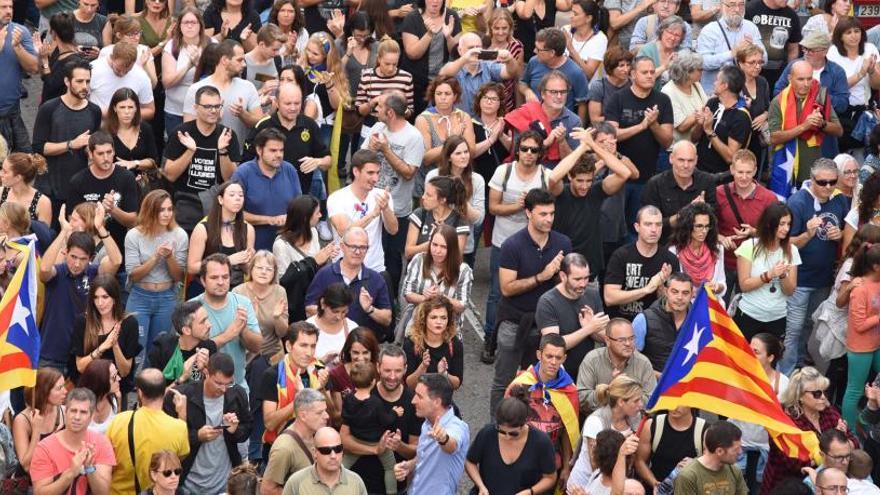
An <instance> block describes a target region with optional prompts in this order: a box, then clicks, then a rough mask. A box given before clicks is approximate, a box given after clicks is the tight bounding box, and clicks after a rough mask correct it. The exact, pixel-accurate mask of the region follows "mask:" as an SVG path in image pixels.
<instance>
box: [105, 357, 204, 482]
mask: <svg viewBox="0 0 880 495" xmlns="http://www.w3.org/2000/svg"><path fill="white" fill-rule="evenodd" d="M135 389H136V390H137V398H138V404H139V406H138V409H137V411H124V412H121V413H119V414H118V415H117V416H116V417H114V418H113V420H112V421H111V422H110V427H109V428H108V429H107V437H108V438H109V439H110V443H111V444H112V445H113V450H114V452H116V453H118V456H117V457H116V461H117V464H116V467H115V468H113V481H112V485H111V487H110V489H111V491H112V492H113V493H125V494H131V493H134V494H139V493H141V490H144V489H147V488H149V486H150V485H151V484H152V482H151V481H150V480H151V479H152V478H150V457H152V455H153V454H154V453H156V452H159V451H160V450H169V451H171V452H174V454H176V455H177V456H178V457H180V458H181V459H182V458H184V457H186V456H187V455H188V454H189V433H188V432H187V429H186V422H185V421H183V420H181V419H178V418H172V417H171V416H169V415H167V414H165V412H164V411H162V403H163V400H164V398H165V377H163V376H162V372H161V371H159V370H157V369H156V368H146V369H144V370H142V371H141V372H140V373H138V374H137V376H136V377H135ZM171 394H172V395H173V396H174V398H173V399H172V400H173V401H174V405H175V410H176V411H177V414H178V417H180V416H185V415H186V409H185V408H186V397H184V396H183V395H182V394H180V393H179V392H177V391H176V390H173V391H172V392H171ZM129 423H132V425H131V430H130V429H129ZM129 433H131V436H130V435H129ZM131 440H134V443H133V444H132V443H129V442H130V441H131Z"/></svg>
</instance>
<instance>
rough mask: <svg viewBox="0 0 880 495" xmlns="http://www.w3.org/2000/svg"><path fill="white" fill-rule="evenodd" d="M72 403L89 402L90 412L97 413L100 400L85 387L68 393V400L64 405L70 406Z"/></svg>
mask: <svg viewBox="0 0 880 495" xmlns="http://www.w3.org/2000/svg"><path fill="white" fill-rule="evenodd" d="M71 401H78V402H88V403H89V411H90V412H95V408H96V407H97V404H98V399H97V398H96V397H95V393H94V392H92V391H91V390H89V389H87V388H84V387H77V388H75V389H73V390H71V391H70V392H67V400H65V401H64V403H65V404H70V402H71Z"/></svg>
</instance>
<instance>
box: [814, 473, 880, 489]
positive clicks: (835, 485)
mask: <svg viewBox="0 0 880 495" xmlns="http://www.w3.org/2000/svg"><path fill="white" fill-rule="evenodd" d="M848 485H849V479H848V478H847V477H846V471H843V470H840V469H837V468H828V469H823V470H822V471H820V472H819V473H818V474H817V475H816V486H815V493H816V494H817V495H832V494H835V493H849V492H848V490H847V488H848ZM872 488H876V486H875V485H872Z"/></svg>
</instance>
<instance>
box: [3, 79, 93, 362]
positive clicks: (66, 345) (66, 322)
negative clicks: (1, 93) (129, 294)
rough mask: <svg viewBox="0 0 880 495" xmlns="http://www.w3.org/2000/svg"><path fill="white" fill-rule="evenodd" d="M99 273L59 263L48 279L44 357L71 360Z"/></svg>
mask: <svg viewBox="0 0 880 495" xmlns="http://www.w3.org/2000/svg"><path fill="white" fill-rule="evenodd" d="M16 84H18V83H16ZM97 274H98V265H97V264H96V263H92V264H90V265H89V266H88V267H86V269H85V270H84V271H83V272H82V273H80V274H79V275H77V276H72V275H71V274H70V271H69V270H68V269H67V263H57V264H56V265H55V277H53V278H52V280H50V281H48V282H46V299H45V300H46V301H51V302H52V304H46V305H45V307H44V308H43V321H42V322H41V323H42V324H41V325H40V336H41V338H42V346H41V347H40V358H41V359H51V360H52V361H57V362H60V363H67V361H68V359H69V358H70V347H71V343H70V336H71V335H73V320H74V319H75V318H76V316H78V315H81V314H83V312H84V311H85V307H86V298H87V296H88V294H89V285H90V282H91V279H93V278H95V276H96V275H97ZM74 297H75V298H76V300H74Z"/></svg>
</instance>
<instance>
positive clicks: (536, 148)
mask: <svg viewBox="0 0 880 495" xmlns="http://www.w3.org/2000/svg"><path fill="white" fill-rule="evenodd" d="M519 150H520V151H522V152H523V153H534V154H536V155H537V154H539V153H541V152H542V151H543V150H542V149H541V147H540V146H525V145H521V146H520V147H519Z"/></svg>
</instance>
